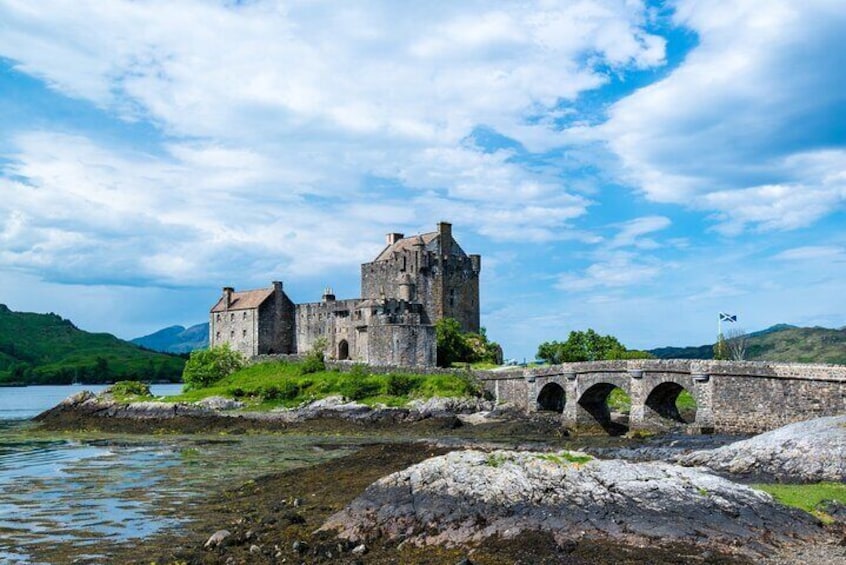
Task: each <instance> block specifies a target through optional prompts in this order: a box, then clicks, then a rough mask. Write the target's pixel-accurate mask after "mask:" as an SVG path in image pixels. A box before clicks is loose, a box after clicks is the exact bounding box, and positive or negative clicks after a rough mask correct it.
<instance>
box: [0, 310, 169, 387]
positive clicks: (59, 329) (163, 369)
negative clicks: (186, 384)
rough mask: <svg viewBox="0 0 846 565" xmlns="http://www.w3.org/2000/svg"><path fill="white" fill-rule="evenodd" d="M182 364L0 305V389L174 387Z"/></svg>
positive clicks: (48, 317)
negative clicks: (118, 384) (139, 383)
mask: <svg viewBox="0 0 846 565" xmlns="http://www.w3.org/2000/svg"><path fill="white" fill-rule="evenodd" d="M184 365H185V359H184V358H181V357H177V356H174V355H167V354H162V353H158V352H155V351H149V350H146V349H143V348H141V347H138V346H137V345H135V344H132V343H129V342H127V341H123V340H121V339H118V338H116V337H115V336H113V335H111V334H107V333H89V332H85V331H82V330H80V329H78V328H77V327H76V326H74V325H73V322H71V321H70V320H66V319H64V318H62V317H61V316H58V315H56V314H53V313H50V314H33V313H29V312H13V311H12V310H10V309H9V308H8V307H7V306H5V305H3V304H0V384H9V383H21V384H69V383H72V382H80V383H86V384H91V383H106V382H113V381H117V380H125V379H137V380H145V381H173V382H179V380H180V379H181V377H182V368H183V367H184Z"/></svg>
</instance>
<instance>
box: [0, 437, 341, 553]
mask: <svg viewBox="0 0 846 565" xmlns="http://www.w3.org/2000/svg"><path fill="white" fill-rule="evenodd" d="M320 441H321V440H320V438H314V437H307V436H271V435H262V436H252V435H246V436H238V437H229V436H209V437H202V436H191V437H173V436H168V437H156V436H131V437H119V436H111V437H109V436H103V435H99V436H90V437H84V436H79V435H77V436H62V435H61V434H53V435H52V436H43V435H41V434H39V433H36V432H33V431H32V426H31V424H28V423H26V422H10V421H6V422H0V563H41V562H47V563H49V562H54V560H55V559H56V557H55V556H56V555H61V556H62V559H61V560H62V561H66V560H67V561H71V560H77V562H108V558H107V556H103V555H98V554H97V553H96V551H95V549H96V548H102V547H103V542H104V541H107V542H113V543H122V542H127V541H132V540H137V539H142V538H145V537H147V536H149V535H151V534H153V533H156V532H158V531H161V530H162V529H165V528H174V527H178V526H179V524H180V523H181V518H180V516H181V515H183V514H184V512H182V511H181V508H182V507H183V505H185V504H187V503H189V502H190V500H191V498H192V497H196V496H200V495H203V494H208V493H211V492H218V491H220V490H221V489H223V488H225V487H227V486H236V485H238V484H240V482H243V481H244V480H247V479H248V478H253V477H255V476H257V475H259V474H264V473H269V472H274V471H281V470H285V469H290V468H294V467H298V466H303V465H312V464H315V463H317V462H319V461H323V460H326V459H328V458H331V457H336V456H340V455H343V454H345V453H348V452H349V451H350V450H351V449H353V446H349V447H346V448H338V449H331V450H330V449H320V448H317V447H316V445H317V444H318V443H319V442H320Z"/></svg>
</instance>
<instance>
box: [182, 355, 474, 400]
mask: <svg viewBox="0 0 846 565" xmlns="http://www.w3.org/2000/svg"><path fill="white" fill-rule="evenodd" d="M477 393H478V389H477V388H476V385H475V384H474V383H473V382H472V381H471V380H470V379H469V378H468V377H467V376H465V375H417V374H413V373H390V374H386V375H379V374H371V373H369V372H368V371H367V368H366V367H365V366H356V367H353V369H352V370H351V371H350V372H347V373H342V372H339V371H318V372H316V373H309V374H306V375H303V374H302V367H301V364H300V363H289V362H285V361H270V362H266V363H257V364H255V365H250V366H249V367H246V368H244V369H242V370H240V371H237V372H235V373H233V374H231V375H229V376H228V377H225V378H223V379H222V380H220V381H218V382H217V383H215V384H214V385H212V386H210V387H206V388H200V389H195V390H190V391H187V392H183V393H182V394H180V395H177V396H171V397H168V398H167V400H168V401H174V402H196V401H198V400H202V399H203V398H207V397H209V396H223V397H226V398H234V399H237V400H241V401H243V402H245V403H247V405H248V406H249V408H250V409H252V410H270V409H272V408H276V407H280V406H284V407H293V406H297V405H299V404H302V403H303V402H309V401H313V400H317V399H319V398H324V397H326V396H331V395H341V396H344V397H346V398H349V399H351V400H356V401H358V402H362V403H364V404H370V405H372V404H377V403H380V404H386V405H388V406H402V405H404V404H406V403H407V402H408V401H409V400H411V399H413V398H431V397H433V396H441V397H461V396H472V395H475V394H477Z"/></svg>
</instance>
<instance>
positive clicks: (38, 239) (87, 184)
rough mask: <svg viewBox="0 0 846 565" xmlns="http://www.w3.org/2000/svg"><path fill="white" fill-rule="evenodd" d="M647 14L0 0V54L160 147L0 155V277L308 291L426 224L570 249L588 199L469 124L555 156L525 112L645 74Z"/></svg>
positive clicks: (52, 146)
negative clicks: (258, 282)
mask: <svg viewBox="0 0 846 565" xmlns="http://www.w3.org/2000/svg"><path fill="white" fill-rule="evenodd" d="M647 16H648V12H647V9H646V8H645V7H644V6H643V4H642V2H638V1H634V2H633V1H629V0H582V1H580V2H577V3H569V4H565V5H563V6H559V5H557V4H555V3H548V2H545V1H538V2H534V3H532V2H530V3H525V4H506V5H501V6H493V7H492V6H490V5H489V4H487V3H482V2H471V3H443V4H439V5H438V6H437V7H436V8H433V7H432V6H429V5H418V6H410V5H405V4H402V5H400V4H397V3H395V2H374V3H368V4H366V5H363V4H361V5H359V4H350V5H344V6H339V5H338V4H337V3H335V2H311V1H308V2H306V1H294V2H288V3H286V4H285V5H284V6H283V5H279V4H278V3H276V2H270V1H256V2H249V3H245V4H231V3H220V4H216V3H210V2H205V1H200V0H183V1H181V2H170V1H165V0H151V1H149V2H129V1H116V2H110V3H108V4H103V3H102V2H98V1H96V0H80V1H79V2H75V3H74V6H73V9H68V6H67V5H66V3H64V2H62V1H60V0H44V1H43V2H39V3H37V4H32V3H30V2H23V1H18V0H9V1H7V2H4V3H2V4H1V5H0V21H3V22H4V26H3V27H2V30H0V55H2V56H3V57H6V58H8V59H9V60H11V61H12V62H13V64H14V66H15V68H16V69H17V70H19V71H22V72H24V73H27V74H30V75H32V76H35V77H38V78H40V79H42V80H43V81H44V82H45V83H47V84H48V85H50V87H51V88H53V89H54V90H56V91H58V92H60V93H62V94H65V95H67V96H70V97H74V98H79V99H83V100H86V101H89V102H92V103H94V104H95V105H96V106H98V107H99V108H101V109H103V110H104V111H105V112H106V113H108V114H112V115H117V116H120V117H121V118H122V119H124V120H138V121H148V122H151V123H152V124H154V125H155V126H156V127H157V128H158V129H160V130H161V132H162V133H163V139H164V145H163V146H161V147H159V148H157V149H159V150H160V154H157V155H152V154H149V153H140V152H138V151H136V150H132V149H126V148H125V147H127V146H131V145H132V141H131V140H129V141H126V140H124V141H122V142H121V144H120V145H119V146H118V147H114V146H109V148H108V149H107V148H106V144H105V142H103V141H100V140H99V139H98V137H97V134H96V133H91V132H86V134H85V135H83V134H79V133H78V132H77V133H75V134H73V135H70V136H67V135H65V134H62V133H58V132H57V131H50V130H45V131H41V132H18V133H17V134H16V137H15V138H14V139H12V140H9V139H7V140H5V141H6V142H7V144H8V143H11V144H12V145H13V147H14V149H13V151H12V154H11V155H9V160H10V164H9V165H7V166H5V167H4V171H3V172H4V173H5V174H6V175H7V178H11V176H12V175H14V178H15V179H16V180H15V181H10V182H12V184H11V188H12V190H11V194H12V196H11V197H7V199H6V202H5V203H4V204H3V205H2V208H0V213H4V214H5V215H6V217H7V218H12V216H13V215H15V216H14V217H15V218H16V219H15V220H14V222H13V223H12V228H14V223H15V222H17V224H18V225H26V231H27V232H28V235H27V236H26V237H27V238H29V241H30V242H31V243H33V244H37V245H39V247H37V252H36V251H29V252H14V251H7V252H5V253H4V254H3V255H2V257H3V262H4V264H5V265H7V266H12V267H14V268H16V269H30V270H33V271H39V270H40V269H42V268H46V267H44V266H46V265H50V266H51V268H52V269H53V271H54V272H52V274H48V275H47V276H54V277H59V278H62V277H67V276H70V274H69V273H68V272H67V271H68V269H67V268H65V267H63V265H65V264H66V263H65V262H63V261H62V260H61V259H60V258H59V257H60V253H64V254H67V255H71V256H74V257H75V258H76V259H75V261H77V262H78V266H82V265H85V266H86V268H84V269H82V268H81V269H78V270H77V271H76V273H77V274H76V276H78V277H85V276H91V277H96V276H102V273H103V272H104V271H109V270H111V271H112V272H114V273H125V275H120V274H116V275H115V276H117V277H118V278H119V279H121V280H124V279H125V280H130V279H131V278H132V277H135V276H138V277H142V278H143V277H148V278H149V280H151V281H155V282H157V283H162V284H188V283H190V281H197V280H201V279H202V278H203V277H204V276H219V275H218V274H215V273H214V272H210V271H214V270H217V271H224V270H231V269H232V266H233V265H232V263H233V262H234V263H235V264H237V265H242V266H244V267H246V266H247V265H249V266H251V268H261V269H263V270H267V269H270V268H284V269H286V271H288V272H291V273H300V274H314V273H317V272H320V271H321V269H328V268H331V267H332V266H334V265H337V264H338V262H343V263H344V264H346V263H352V262H353V261H357V260H360V259H363V258H365V257H366V256H367V255H368V254H369V253H370V250H371V246H370V245H369V244H366V243H365V244H361V245H360V246H359V247H357V248H356V249H354V250H353V252H352V253H350V252H348V250H347V245H348V242H350V241H362V240H364V241H367V239H368V236H370V235H371V234H372V235H374V236H375V238H374V241H379V240H380V239H381V233H382V232H383V231H389V230H390V231H393V230H395V229H397V228H398V227H403V225H420V224H425V225H429V224H430V223H431V222H432V221H434V220H437V219H452V220H453V221H454V222H456V223H458V222H466V223H467V224H468V225H469V226H471V227H472V228H473V229H475V230H476V231H477V232H478V233H480V234H482V235H484V236H488V237H490V238H493V239H497V240H520V241H522V240H529V241H549V240H554V239H567V238H571V237H574V236H573V228H572V227H571V226H570V222H571V220H573V219H574V218H577V217H579V216H581V215H584V214H585V212H586V210H587V207H588V206H589V205H590V202H589V201H588V200H587V199H585V198H584V197H582V196H578V195H574V194H572V193H571V192H572V191H570V190H569V188H568V186H566V183H564V182H563V181H562V169H561V168H560V167H558V166H557V165H551V164H547V165H546V166H545V167H543V168H538V167H532V166H529V165H527V164H526V163H523V162H521V161H520V160H519V159H517V158H516V157H515V155H514V154H512V153H510V152H507V151H497V152H493V153H486V152H485V151H484V149H483V148H479V147H475V146H471V145H470V144H468V141H467V140H468V138H469V136H470V135H471V134H472V132H473V131H474V129H475V128H477V127H480V126H485V127H489V128H493V129H494V130H497V131H501V132H503V133H505V134H506V135H512V136H514V137H515V140H516V141H517V142H522V141H524V140H525V142H526V145H527V146H531V147H535V148H544V149H547V148H550V147H554V146H556V145H560V143H561V142H562V141H561V136H560V133H558V132H556V131H555V129H554V127H553V125H552V124H551V122H550V121H549V120H539V121H535V120H530V119H528V117H529V116H536V115H543V114H545V113H547V112H551V111H554V107H555V106H556V105H557V104H558V102H559V101H560V100H561V99H573V98H575V97H576V96H577V95H578V94H579V93H580V92H583V91H585V90H587V89H591V88H595V87H596V86H598V85H600V84H603V83H604V82H605V81H607V76H606V74H605V73H606V72H607V69H608V68H612V69H615V70H622V69H626V68H647V67H651V66H656V65H661V64H663V60H664V59H663V57H664V40H663V39H662V38H660V37H658V36H654V35H650V34H649V33H647V32H646V31H644V30H645V24H646V22H647ZM110 141H111V140H110ZM374 177H378V178H380V179H386V180H387V181H388V182H389V183H392V188H391V189H390V190H388V189H384V190H383V189H374V188H373V186H371V185H370V184H368V183H369V182H370V180H371V179H372V178H374ZM19 181H20V182H19ZM377 203H378V204H377ZM410 203H414V206H415V207H411V206H410ZM368 208H370V210H369V211H368ZM7 221H8V220H7ZM397 224H401V225H399V226H398V225H397ZM387 225H390V227H389V228H388V229H384V226H387ZM362 226H364V228H362ZM12 228H7V229H6V232H8V234H12V233H15V232H14V230H13V229H12ZM307 233H320V234H321V237H310V238H309V237H305V234H307ZM8 234H7V237H9V238H11V239H14V240H15V241H11V242H10V243H13V244H14V243H17V244H21V242H23V241H24V238H23V237H22V236H14V237H12V236H11V235H8ZM377 234H378V235H377ZM51 238H53V239H51ZM54 239H55V241H53V240H54ZM48 241H52V242H53V243H51V244H49V245H48V244H47V242H48ZM168 242H177V243H170V244H169V243H168ZM168 253H172V254H175V255H176V257H174V258H171V259H168V260H165V259H164V256H165V255H166V254H168ZM274 254H276V255H278V257H279V259H278V260H275V261H274V262H271V261H270V260H269V259H267V257H268V256H272V255H274ZM333 256H334V257H335V258H334V259H333V258H332V257H333ZM98 265H99V267H98ZM256 276H259V273H256Z"/></svg>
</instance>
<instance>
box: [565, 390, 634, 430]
mask: <svg viewBox="0 0 846 565" xmlns="http://www.w3.org/2000/svg"><path fill="white" fill-rule="evenodd" d="M617 389H619V390H621V391H623V393H625V394H626V396H628V391H627V390H626V389H625V388H623V387H620V386H618V385H616V384H613V383H610V382H597V383H596V384H593V385H591V386H590V387H588V388H587V389H586V390H585V391H584V392H583V393H582V394H581V396H579V400H578V412H579V416H578V418H577V421H578V423H579V424H597V425H599V426H600V427H602V429H604V430H605V431H606V432H608V434H610V435H613V436H616V435H623V434H624V433H626V432H627V431H629V422H628V415H626V416H625V417H623V418H620V417H617V418H612V414H611V409H610V407H609V406H608V399H609V397H610V396H611V393H612V392H613V391H614V390H617Z"/></svg>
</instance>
